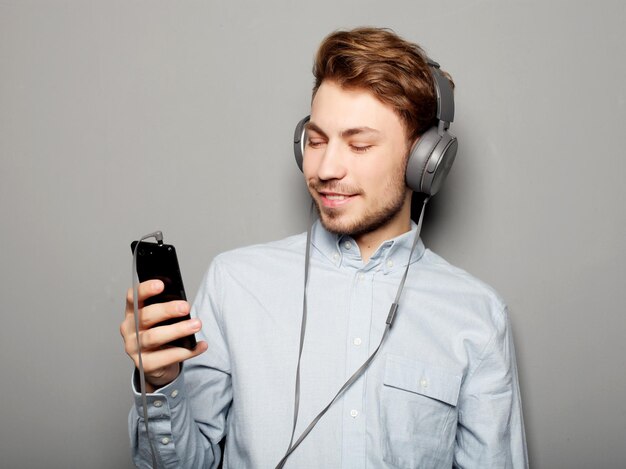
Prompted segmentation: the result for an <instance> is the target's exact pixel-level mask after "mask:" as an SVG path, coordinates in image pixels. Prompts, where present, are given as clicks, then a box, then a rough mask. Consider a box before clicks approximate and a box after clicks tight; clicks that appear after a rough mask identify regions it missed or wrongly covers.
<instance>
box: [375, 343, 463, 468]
mask: <svg viewBox="0 0 626 469" xmlns="http://www.w3.org/2000/svg"><path fill="white" fill-rule="evenodd" d="M460 387H461V375H460V374H455V373H454V372H453V371H451V370H446V369H443V368H439V367H434V366H431V365H429V364H427V363H424V362H421V361H417V360H412V359H407V358H405V357H400V356H394V355H388V356H387V361H386V364H385V375H384V380H383V386H382V389H381V398H380V417H381V423H382V427H383V428H382V442H381V444H382V452H383V460H384V461H385V462H386V463H389V464H391V465H393V466H395V467H399V468H403V469H408V468H420V469H422V468H439V467H446V466H447V467H451V465H452V455H451V451H450V449H451V448H452V445H453V443H454V438H455V433H456V421H457V410H456V404H457V401H458V397H459V389H460Z"/></svg>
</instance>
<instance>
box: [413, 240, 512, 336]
mask: <svg viewBox="0 0 626 469" xmlns="http://www.w3.org/2000/svg"><path fill="white" fill-rule="evenodd" d="M418 265H419V270H420V272H421V274H422V275H424V276H425V278H426V282H427V283H428V285H429V289H432V290H433V291H435V292H437V296H438V297H439V298H440V300H441V301H443V302H445V303H447V304H449V306H450V307H451V308H454V309H455V310H458V311H460V312H462V313H463V314H464V315H467V316H474V318H475V319H478V320H483V321H487V322H489V323H491V324H492V326H496V327H497V326H504V323H505V322H506V314H507V313H506V304H505V302H504V300H503V299H502V297H501V296H500V294H499V293H498V292H497V291H496V290H495V289H493V288H492V287H491V286H490V285H488V284H487V283H485V282H483V281H482V280H480V279H478V278H476V277H475V276H473V275H472V274H470V273H468V272H467V271H465V270H463V269H461V268H459V267H456V266H454V265H452V264H450V263H449V262H448V261H446V260H445V259H444V258H442V257H441V256H439V255H438V254H435V253H434V252H432V251H431V250H430V249H426V250H425V251H424V255H423V256H422V258H421V259H420V262H418Z"/></svg>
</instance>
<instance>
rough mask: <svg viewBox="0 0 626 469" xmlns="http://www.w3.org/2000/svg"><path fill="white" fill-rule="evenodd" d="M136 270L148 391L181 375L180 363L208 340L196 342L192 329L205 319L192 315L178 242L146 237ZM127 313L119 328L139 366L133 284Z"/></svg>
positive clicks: (127, 303)
mask: <svg viewBox="0 0 626 469" xmlns="http://www.w3.org/2000/svg"><path fill="white" fill-rule="evenodd" d="M134 245H135V243H133V247H134ZM170 248H171V249H170ZM140 250H142V251H141V255H139V254H140ZM137 270H138V274H139V278H140V280H142V282H141V283H140V285H139V288H138V302H139V315H138V317H139V319H140V321H139V323H140V326H139V327H140V330H139V341H140V345H141V352H142V357H143V368H144V370H145V376H146V381H147V385H148V386H149V389H148V392H151V391H153V390H154V389H156V388H158V387H162V386H164V385H165V384H168V383H169V382H171V381H173V380H174V379H175V378H176V377H177V376H178V374H179V369H180V363H181V362H183V361H184V360H187V359H189V358H191V357H194V356H196V355H199V354H200V353H202V352H204V351H206V349H207V344H206V342H199V343H197V344H196V340H195V336H194V333H195V332H198V331H199V330H200V328H201V323H200V320H199V319H196V318H194V319H191V318H190V316H189V303H187V301H186V296H185V291H184V288H183V285H182V278H181V275H180V269H179V268H178V261H177V259H176V251H175V250H174V247H173V246H171V245H165V244H159V245H157V244H155V243H144V242H142V243H141V244H140V245H139V248H138V256H137ZM125 316H126V317H125V319H124V321H123V322H122V324H121V326H120V332H121V334H122V337H123V339H124V344H125V349H126V353H127V354H128V355H129V356H130V357H131V359H132V360H133V361H134V363H135V366H138V348H139V347H138V344H137V337H136V332H135V318H134V307H133V289H132V288H130V289H129V290H128V294H127V297H126V315H125Z"/></svg>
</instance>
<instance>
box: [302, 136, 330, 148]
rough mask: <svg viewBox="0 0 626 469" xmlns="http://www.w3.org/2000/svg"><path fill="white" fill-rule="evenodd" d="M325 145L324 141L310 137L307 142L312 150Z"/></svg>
mask: <svg viewBox="0 0 626 469" xmlns="http://www.w3.org/2000/svg"><path fill="white" fill-rule="evenodd" d="M324 143H326V142H325V141H324V139H321V138H319V137H309V138H308V139H307V142H306V144H307V146H308V147H310V148H319V147H321V146H322V145H324Z"/></svg>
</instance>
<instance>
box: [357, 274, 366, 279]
mask: <svg viewBox="0 0 626 469" xmlns="http://www.w3.org/2000/svg"><path fill="white" fill-rule="evenodd" d="M356 278H358V279H359V280H363V279H364V278H365V274H364V273H362V272H361V273H359V274H358V275H357V276H356Z"/></svg>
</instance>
